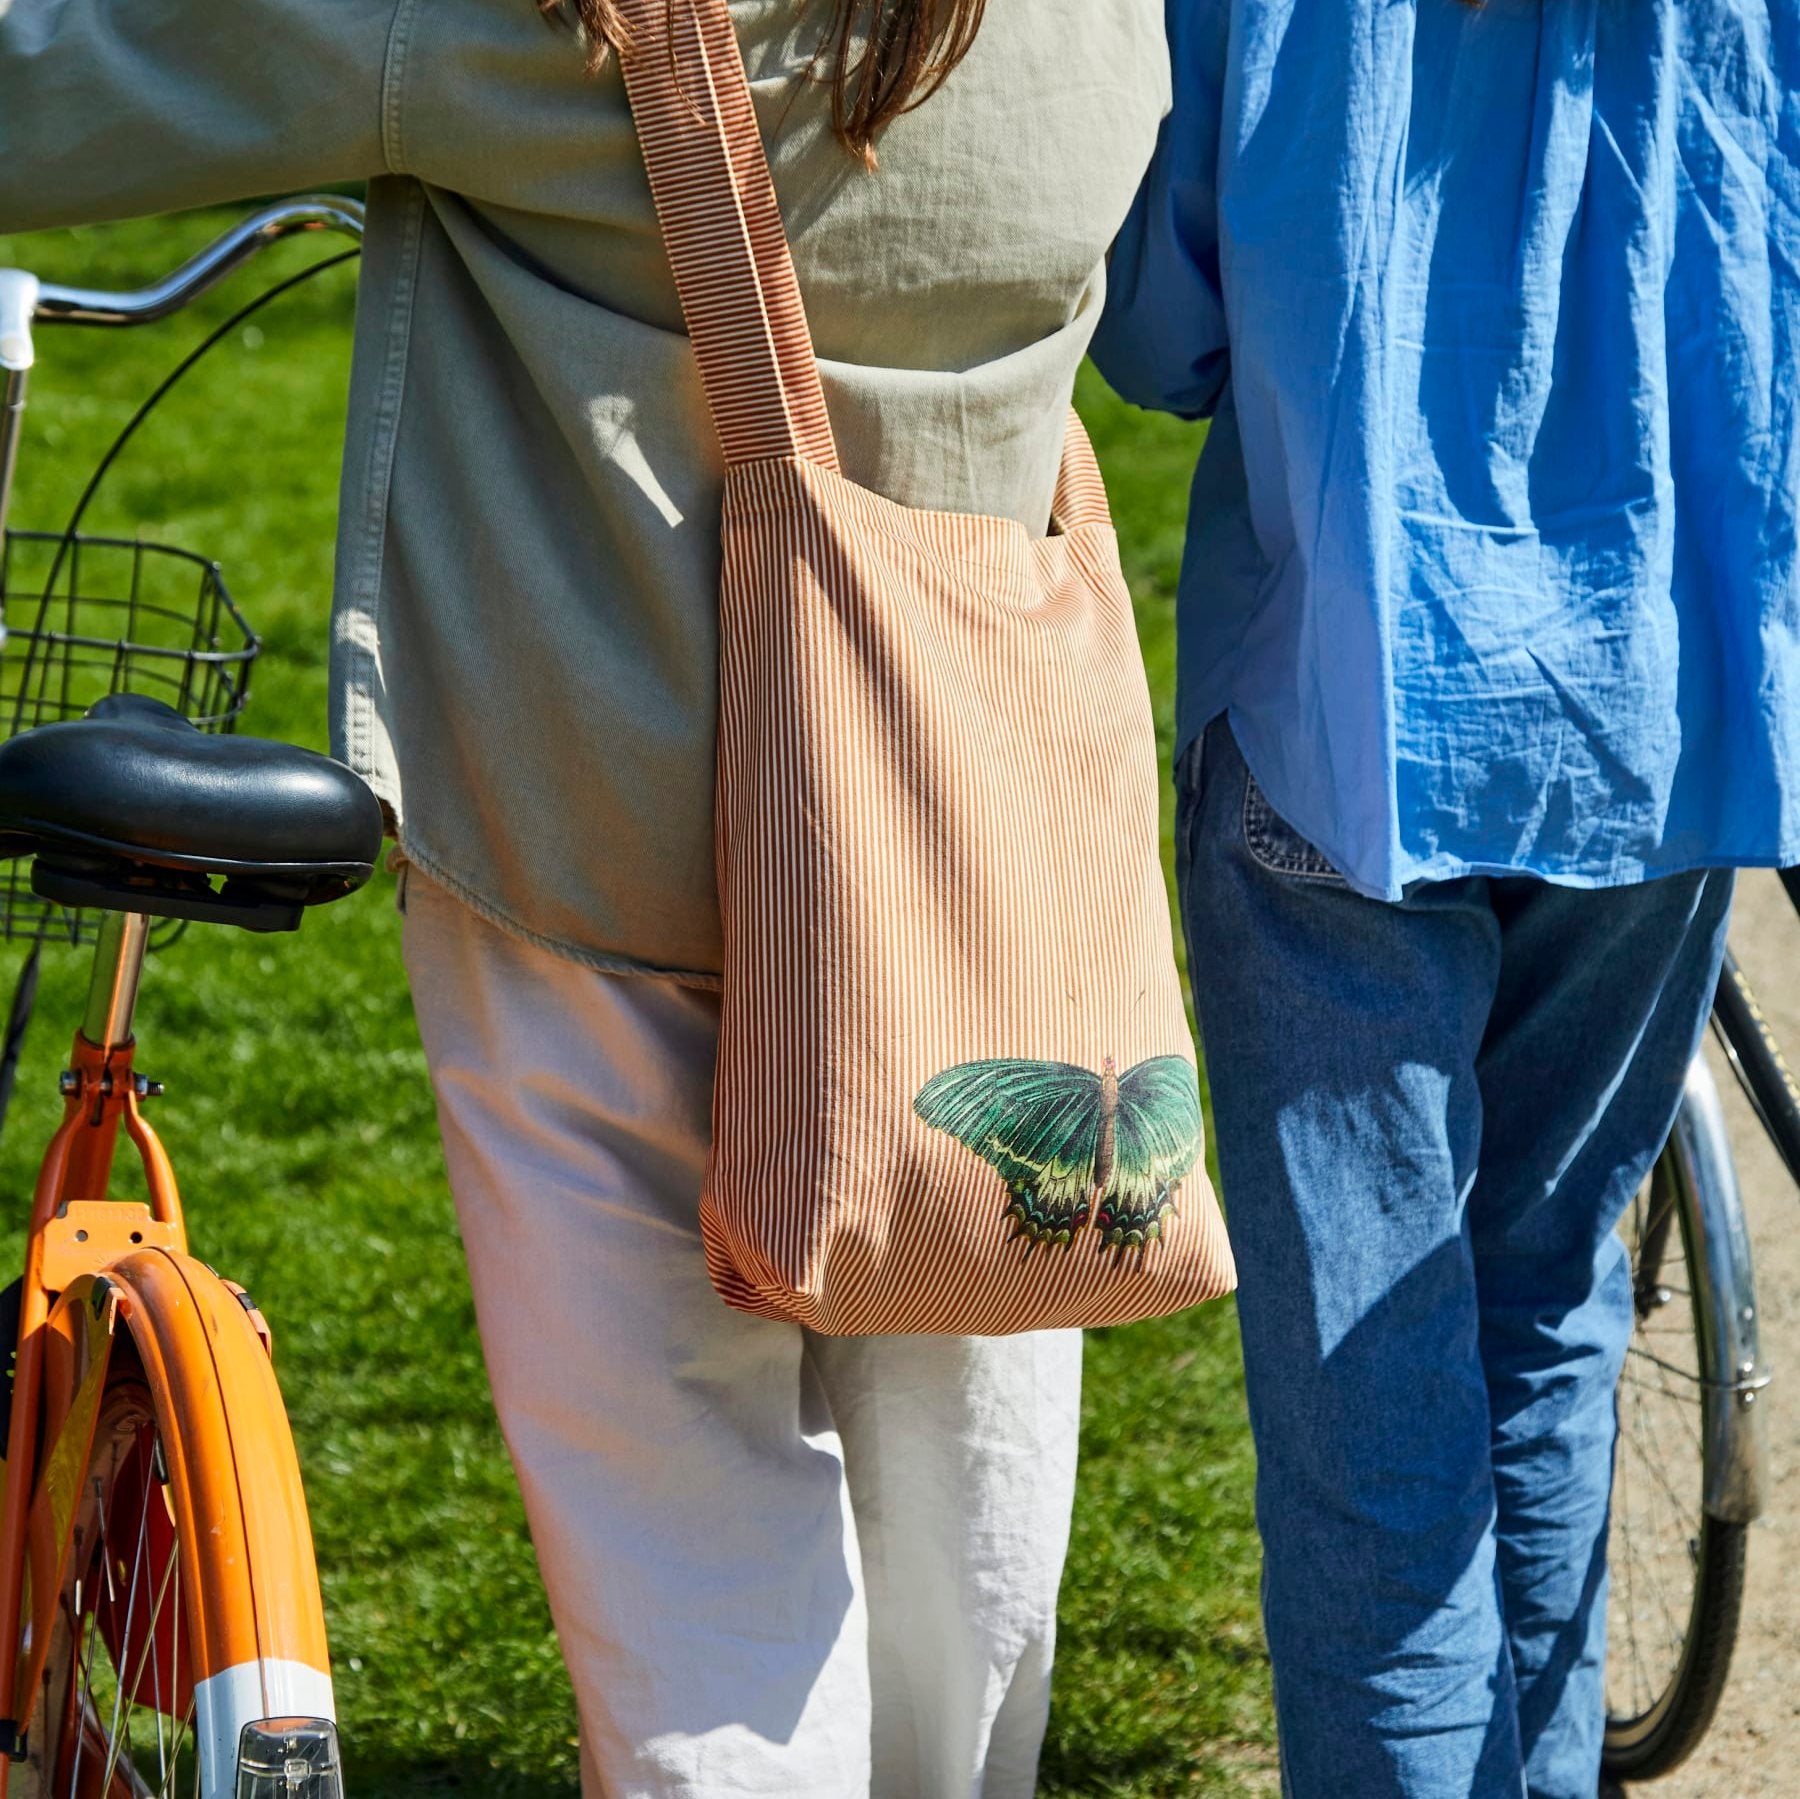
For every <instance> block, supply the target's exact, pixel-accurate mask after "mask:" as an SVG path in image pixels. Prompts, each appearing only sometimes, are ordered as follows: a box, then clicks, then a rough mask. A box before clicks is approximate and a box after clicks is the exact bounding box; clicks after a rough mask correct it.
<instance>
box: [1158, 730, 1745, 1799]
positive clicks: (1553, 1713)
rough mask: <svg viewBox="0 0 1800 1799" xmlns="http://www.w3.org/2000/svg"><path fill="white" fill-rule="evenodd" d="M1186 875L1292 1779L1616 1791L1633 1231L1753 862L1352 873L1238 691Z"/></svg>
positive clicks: (1542, 1793)
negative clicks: (1311, 824)
mask: <svg viewBox="0 0 1800 1799" xmlns="http://www.w3.org/2000/svg"><path fill="white" fill-rule="evenodd" d="M1181 788H1182V798H1181V816H1180V824H1179V832H1178V839H1177V841H1178V843H1179V846H1180V852H1181V854H1180V860H1181V871H1180V883H1181V890H1182V906H1183V912H1184V918H1185V923H1186V927H1187V935H1188V944H1189V952H1190V954H1189V960H1190V966H1191V968H1192V972H1193V982H1194V997H1195V1002H1196V1006H1197V1009H1198V1012H1199V1017H1200V1027H1201V1035H1202V1037H1203V1039H1204V1041H1205V1048H1206V1064H1207V1072H1208V1075H1209V1078H1210V1080H1211V1084H1212V1096H1213V1107H1214V1117H1215V1129H1216V1132H1217V1141H1218V1153H1219V1164H1220V1171H1221V1174H1222V1176H1223V1197H1224V1201H1225V1206H1226V1209H1227V1213H1228V1216H1229V1221H1230V1227H1231V1238H1232V1244H1233V1247H1234V1248H1235V1250H1236V1253H1237V1259H1238V1267H1239V1272H1240V1277H1241V1282H1242V1285H1241V1288H1240V1292H1239V1301H1238V1303H1239V1311H1240V1316H1241V1319H1242V1329H1243V1338H1244V1360H1245V1368H1246V1374H1247V1380H1248V1390H1249V1402H1250V1419H1251V1425H1252V1428H1253V1430H1254V1432H1255V1438H1256V1448H1257V1458H1258V1470H1257V1495H1256V1497H1257V1519H1258V1523H1259V1525H1260V1527H1261V1531H1262V1537H1263V1547H1264V1562H1263V1614H1264V1620H1265V1624H1266V1627H1267V1631H1268V1638H1269V1648H1270V1653H1271V1656H1272V1658H1273V1662H1274V1670H1275V1700H1276V1713H1277V1718H1278V1722H1279V1730H1280V1740H1281V1756H1282V1766H1283V1777H1284V1781H1285V1790H1286V1791H1287V1792H1288V1793H1290V1794H1291V1795H1294V1796H1295V1799H1381V1796H1382V1795H1387V1794H1395V1795H1405V1796H1406V1799H1463V1796H1464V1795H1469V1796H1470V1799H1490V1796H1495V1799H1497V1796H1499V1795H1505V1796H1506V1799H1518V1796H1519V1795H1520V1794H1521V1793H1524V1792H1529V1793H1530V1794H1531V1795H1533V1796H1534V1799H1594V1794H1595V1789H1596V1785H1597V1780H1598V1772H1599V1758H1600V1739H1601V1733H1602V1726H1603V1718H1604V1696H1603V1691H1602V1675H1603V1662H1604V1657H1605V1642H1604V1633H1605V1615H1606V1519H1607V1505H1608V1499H1609V1495H1610V1490H1611V1484H1612V1448H1613V1437H1614V1429H1615V1420H1614V1409H1613V1389H1614V1384H1615V1382H1616V1380H1617V1377H1618V1372H1619V1366H1620V1363H1621V1361H1622V1359H1623V1356H1624V1352H1625V1346H1626V1342H1627V1340H1628V1338H1629V1336H1630V1331H1631V1320H1632V1306H1631V1290H1630V1279H1629V1270H1628V1267H1627V1265H1626V1258H1625V1253H1624V1250H1623V1248H1622V1246H1621V1245H1620V1243H1619V1241H1618V1238H1617V1237H1616V1236H1615V1234H1614V1231H1613V1226H1614V1224H1615V1222H1616V1221H1617V1219H1618V1217H1619V1215H1620V1213H1621V1212H1622V1211H1623V1209H1624V1207H1625V1205H1626V1204H1627V1202H1628V1201H1629V1199H1630V1197H1631V1194H1632V1193H1633V1191H1634V1190H1635V1189H1636V1188H1637V1186H1638V1184H1639V1182H1640V1181H1641V1180H1642V1179H1643V1177H1644V1175H1645V1173H1646V1172H1647V1170H1648V1168H1649V1165H1650V1163H1651V1161H1652V1160H1653V1159H1654V1157H1655V1155H1656V1152H1657V1150H1658V1148H1659V1147H1660V1146H1661V1144H1662V1141H1663V1138H1664V1136H1665V1135H1666V1133H1667V1131H1668V1127H1669V1125H1670V1123H1671V1121H1672V1119H1673V1116H1674V1111H1675V1107H1676V1104H1677V1101H1678V1098H1679V1095H1680V1090H1681V1083H1682V1075H1683V1071H1684V1069H1685V1068H1686V1065H1687V1062H1688V1059H1689V1058H1690V1056H1691V1055H1692V1054H1693V1053H1694V1050H1695V1048H1696V1045H1697V1043H1698V1040H1699V1035H1700V1031H1701V1029H1702V1027H1703V1024H1704V1022H1705V1016H1706V1011H1707V1006H1708V1002H1709V1000H1710V997H1711V993H1712V988H1713V983H1714V980H1715V979H1716V976H1717V971H1718V966H1719V960H1720V957H1721V955H1722V953H1723V949H1724V937H1725V922H1726V917H1727V913H1728V912H1729V909H1730V898H1731V875H1730V874H1729V873H1728V872H1723V871H1713V872H1702V873H1696V874H1689V875H1675V876H1670V877H1667V878H1665V879H1662V880H1657V881H1652V882H1646V883H1643V884H1641V885H1637V886H1629V887H1617V888H1607V889H1600V890H1593V891H1584V890H1575V889H1570V888H1564V887H1556V886H1552V885H1550V884H1548V883H1546V882H1543V881H1539V880H1536V879H1534V878H1520V877H1479V876H1478V877H1470V878H1466V879H1462V880H1454V881H1444V882H1437V883H1430V884H1426V885H1422V886H1420V887H1418V888H1415V889H1414V890H1412V891H1411V892H1410V893H1409V894H1408V895H1407V897H1406V898H1405V899H1404V900H1403V901H1401V902H1400V903H1398V904H1388V903H1385V902H1382V901H1379V900H1372V899H1367V898H1364V897H1363V896H1361V895H1360V894H1357V893H1355V892H1354V891H1352V890H1351V889H1350V888H1349V887H1348V886H1346V885H1345V883H1344V882H1343V880H1342V879H1341V878H1340V877H1339V876H1338V875H1337V874H1336V873H1335V872H1334V871H1333V869H1332V868H1331V866H1330V864H1329V863H1328V862H1326V861H1325V860H1324V858H1323V857H1321V856H1320V855H1319V853H1318V852H1317V851H1316V850H1315V849H1314V848H1313V847H1312V846H1311V845H1310V844H1308V843H1307V842H1305V841H1304V840H1303V839H1302V838H1300V837H1299V836H1298V835H1297V834H1296V833H1295V832H1294V831H1292V830H1291V829H1290V828H1289V827H1288V826H1287V825H1286V824H1284V823H1283V822H1282V820H1281V819H1280V818H1279V817H1278V816H1277V815H1276V814H1275V813H1274V811H1273V810H1272V809H1271V808H1270V806H1269V804H1268V802H1267V801H1266V800H1265V799H1264V798H1263V795H1262V793H1261V790H1260V789H1259V788H1258V787H1257V786H1256V784H1255V782H1254V780H1253V779H1252V778H1251V777H1250V775H1249V772H1248V771H1247V769H1246V768H1245V766H1244V762H1243V759H1242V757H1241V756H1240V755H1239V753H1238V749H1237V745H1236V744H1235V742H1234V741H1233V739H1232V736H1231V732H1230V729H1229V727H1228V726H1227V725H1226V724H1225V723H1224V721H1223V720H1215V721H1214V723H1213V725H1212V726H1211V728H1210V729H1209V730H1208V732H1207V733H1206V735H1205V737H1204V738H1203V739H1202V740H1201V743H1200V745H1199V746H1197V747H1196V749H1195V750H1194V751H1193V752H1191V753H1190V755H1189V756H1188V758H1187V759H1186V761H1185V763H1184V765H1183V769H1182V780H1181Z"/></svg>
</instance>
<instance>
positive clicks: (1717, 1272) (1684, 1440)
mask: <svg viewBox="0 0 1800 1799" xmlns="http://www.w3.org/2000/svg"><path fill="white" fill-rule="evenodd" d="M1781 881H1782V885H1783V887H1784V888H1785V890H1786V893H1787V896H1788V899H1789V901H1790V902H1791V903H1792V905H1793V906H1794V908H1795V909H1796V911H1800V869H1791V868H1790V869H1784V870H1782V871H1781ZM1712 1029H1713V1034H1714V1036H1715V1038H1716V1039H1717V1041H1718V1043H1719V1045H1720V1047H1721V1048H1722V1050H1723V1052H1724V1054H1725V1057H1726V1060H1727V1063H1728V1065H1729V1066H1730V1068H1731V1070H1732V1072H1733V1074H1734V1075H1735V1076H1736V1078H1737V1080H1738V1082H1739V1084H1740V1086H1741V1087H1742V1088H1743V1091H1744V1093H1745V1095H1746V1097H1747V1098H1748V1100H1749V1102H1750V1106H1751V1109H1752V1111H1753V1112H1754V1114H1755V1116H1756V1118H1757V1119H1758V1121H1759V1122H1760V1124H1761V1125H1762V1127H1763V1129H1764V1130H1765V1131H1766V1132H1767V1133H1768V1135H1769V1138H1770V1140H1771V1142H1772V1143H1773V1144H1774V1146H1775V1148H1776V1150H1777V1152H1778V1153H1779V1155H1780V1158H1781V1160H1782V1162H1783V1164H1784V1165H1785V1167H1786V1169H1787V1171H1788V1173H1789V1174H1790V1175H1791V1176H1792V1177H1793V1179H1794V1181H1795V1183H1796V1184H1797V1185H1800V1084H1797V1083H1796V1081H1795V1079H1794V1076H1793V1075H1792V1073H1791V1072H1790V1071H1789V1069H1788V1067H1787V1063H1786V1061H1785V1059H1784V1058H1783V1056H1782V1052H1781V1046H1780V1045H1779V1044H1778V1043H1777V1042H1776V1040H1775V1037H1774V1034H1773V1032H1772V1031H1771V1030H1770V1028H1769V1025H1768V1023H1767V1020H1766V1019H1765V1018H1764V1017H1763V1014H1762V1010H1761V1008H1760V1007H1759V1006H1758V1005H1757V1002H1756V996H1755V994H1754V993H1753V992H1752V991H1751V988H1750V983H1749V981H1748V980H1747V979H1746V978H1745V976H1744V973H1743V970H1742V969H1741V968H1740V967H1739V966H1738V964H1737V961H1736V959H1735V958H1734V957H1732V956H1730V955H1727V957H1726V960H1725V967H1724V971H1723V973H1722V974H1721V976H1720V980H1719V987H1718V992H1717V995H1716V997H1715V1000H1714V1003H1713V1012H1712ZM1621 1228H1622V1235H1623V1237H1624V1239H1625V1243H1626V1247H1627V1249H1628V1250H1629V1251H1630V1254H1631V1265H1632V1266H1631V1273H1632V1298H1633V1306H1634V1310H1635V1315H1636V1316H1635V1327H1634V1331H1633V1336H1632V1343H1631V1348H1630V1350H1629V1352H1628V1354H1627V1357H1626V1363H1625V1369H1624V1372H1623V1374H1622V1375H1621V1377H1620V1383H1619V1447H1618V1450H1617V1453H1616V1458H1615V1463H1614V1488H1613V1514H1612V1524H1611V1533H1610V1539H1609V1557H1610V1559H1611V1562H1612V1568H1613V1575H1612V1587H1611V1598H1610V1601H1609V1608H1608V1639H1609V1650H1608V1662H1607V1721H1606V1737H1605V1750H1604V1768H1605V1772H1606V1774H1607V1776H1608V1777H1609V1778H1611V1779H1613V1780H1615V1781H1621V1780H1630V1781H1640V1780H1652V1779H1656V1778H1658V1777H1660V1776H1661V1775H1664V1774H1667V1773H1670V1772H1671V1771H1673V1770H1674V1769H1675V1768H1676V1767H1678V1766H1679V1765H1680V1764H1681V1763H1682V1762H1683V1761H1685V1760H1686V1759H1687V1757H1688V1756H1689V1755H1690V1754H1692V1752H1693V1750H1694V1749H1695V1747H1696V1746H1697V1745H1698V1744H1699V1742H1700V1741H1701V1739H1702V1738H1703V1737H1704V1736H1705V1734H1706V1731H1707V1729H1708V1727H1709V1726H1710V1725H1711V1723H1712V1720H1713V1716H1714V1714H1715V1712H1716V1711H1717V1709H1718V1704H1719V1700H1720V1698H1721V1696H1722V1695H1723V1693H1724V1690H1725V1687H1726V1683H1727V1681H1728V1678H1729V1676H1730V1672H1731V1656H1732V1649H1733V1647H1734V1645H1735V1642H1736V1638H1737V1631H1738V1621H1739V1615H1740V1611H1741V1608H1742V1603H1743V1592H1744V1567H1745V1551H1746V1548H1747V1544H1748V1535H1749V1528H1750V1525H1751V1523H1752V1522H1753V1521H1754V1520H1755V1519H1756V1518H1757V1517H1758V1516H1759V1515H1760V1513H1761V1512H1762V1509H1763V1503H1764V1484H1765V1482H1764V1472H1763V1449H1762V1441H1761V1419H1762V1407H1761V1406H1760V1405H1759V1403H1758V1400H1759V1396H1760V1395H1761V1394H1762V1392H1763V1391H1764V1389H1765V1388H1766V1387H1767V1386H1768V1384H1769V1380H1770V1375H1769V1371H1768V1368H1767V1366H1766V1365H1765V1363H1764V1360H1763V1356H1762V1352H1761V1348H1760V1345H1759V1340H1758V1313H1757V1308H1756V1289H1755V1281H1754V1276H1753V1270H1752V1264H1751V1246H1750V1238H1749V1233H1748V1230H1747V1229H1746V1227H1745V1223H1744V1212H1743V1204H1742V1200H1741V1197H1740V1195H1739V1191H1738V1181H1737V1174H1736V1171H1735V1166H1734V1163H1733V1159H1732V1152H1731V1143H1730V1139H1729V1136H1728V1134H1727V1131H1726V1126H1725V1116H1724V1112H1723V1110H1722V1107H1721V1104H1720V1099H1719V1093H1718V1089H1717V1086H1716V1084H1715V1082H1714V1080H1713V1077H1712V1074H1711V1072H1710V1070H1709V1069H1708V1067H1707V1065H1706V1063H1705V1062H1704V1061H1703V1060H1701V1059H1699V1058H1696V1060H1695V1062H1694V1065H1693V1067H1692V1068H1691V1069H1690V1070H1689V1073H1688V1078H1687V1085H1686V1089H1685V1091H1684V1093H1683V1096H1682V1102H1681V1108H1680V1112H1679V1114H1678V1116H1677V1118H1676V1122H1675V1128H1674V1131H1673V1132H1672V1134H1671V1136H1670V1139H1669V1143H1668V1146H1667V1148H1666V1149H1665V1150H1664V1151H1663V1154H1662V1156H1661V1158H1660V1159H1659V1161H1658V1162H1657V1164H1656V1167H1655V1170H1654V1172H1653V1173H1652V1175H1651V1178H1650V1180H1649V1181H1648V1182H1647V1183H1646V1185H1645V1188H1644V1190H1643V1191H1642V1192H1641V1193H1639V1194H1638V1195H1637V1197H1636V1198H1635V1199H1634V1201H1633V1203H1632V1206H1631V1209H1630V1210H1629V1212H1628V1213H1627V1214H1626V1218H1625V1220H1624V1223H1623V1225H1622V1227H1621Z"/></svg>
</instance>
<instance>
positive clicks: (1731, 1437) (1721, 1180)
mask: <svg viewBox="0 0 1800 1799" xmlns="http://www.w3.org/2000/svg"><path fill="white" fill-rule="evenodd" d="M1670 1147H1671V1148H1672V1149H1673V1150H1674V1151H1675V1158H1674V1159H1675V1166H1676V1171H1677V1179H1678V1180H1679V1181H1680V1183H1681V1185H1682V1187H1683V1189H1684V1191H1683V1193H1682V1200H1683V1204H1684V1207H1685V1210H1686V1213H1687V1218H1688V1222H1689V1224H1690V1226H1691V1227H1692V1228H1693V1229H1694V1230H1695V1231H1696V1233H1697V1235H1698V1242H1697V1244H1696V1250H1697V1254H1696V1257H1695V1259H1696V1261H1697V1263H1698V1264H1699V1266H1700V1267H1701V1268H1703V1269H1704V1270H1705V1272H1706V1279H1705V1282H1704V1284H1703V1287H1702V1289H1701V1290H1700V1291H1698V1292H1696V1293H1695V1295H1694V1306H1695V1310H1696V1312H1697V1314H1698V1316H1699V1321H1700V1329H1701V1333H1702V1336H1703V1339H1704V1342H1705V1345H1706V1366H1705V1368H1704V1370H1703V1373H1704V1375H1705V1399H1704V1406H1703V1413H1704V1418H1703V1424H1702V1429H1703V1432H1704V1437H1705V1461H1706V1469H1705V1481H1704V1486H1703V1490H1702V1494H1701V1503H1702V1505H1703V1506H1704V1507H1705V1509H1706V1511H1707V1512H1708V1513H1710V1514H1711V1515H1712V1516H1713V1517H1715V1518H1720V1519H1723V1520H1725V1521H1726V1522H1727V1523H1733V1524H1748V1523H1749V1522H1750V1521H1751V1520H1752V1519H1754V1518H1757V1517H1760V1516H1761V1514H1762V1509H1763V1487H1764V1466H1765V1456H1764V1450H1763V1439H1762V1409H1763V1408H1762V1406H1761V1405H1760V1404H1759V1403H1758V1400H1757V1395H1758V1394H1759V1393H1760V1392H1761V1391H1762V1389H1763V1388H1764V1387H1766V1386H1767V1385H1768V1384H1769V1371H1768V1369H1767V1367H1766V1366H1765V1364H1764V1362H1763V1359H1762V1352H1761V1348H1760V1345H1759V1318H1758V1314H1757V1309H1756V1283H1755V1280H1754V1278H1753V1274H1752V1269H1751V1260H1750V1232H1749V1228H1748V1227H1747V1226H1746V1224H1745V1222H1744V1204H1743V1197H1742V1194H1741V1193H1740V1192H1739V1189H1738V1180H1737V1169H1736V1165H1735V1164H1734V1162H1733V1161H1732V1156H1731V1140H1730V1137H1729V1135H1728V1133H1727V1131H1726V1128H1725V1113H1724V1110H1723V1108H1722V1107H1721V1105H1720V1103H1719V1090H1718V1085H1717V1083H1716V1082H1715V1081H1714V1080H1713V1077H1712V1072H1711V1070H1710V1069H1708V1067H1707V1066H1706V1063H1705V1061H1704V1060H1703V1059H1702V1058H1701V1057H1698V1056H1696V1057H1695V1058H1694V1061H1693V1063H1692V1064H1691V1066H1690V1067H1689V1069H1688V1075H1687V1085H1686V1087H1685V1089H1684V1090H1683V1093H1682V1098H1681V1107H1680V1110H1679V1111H1678V1112H1677V1113H1676V1117H1675V1128H1674V1130H1673V1131H1672V1133H1671V1134H1670Z"/></svg>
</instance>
